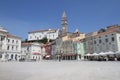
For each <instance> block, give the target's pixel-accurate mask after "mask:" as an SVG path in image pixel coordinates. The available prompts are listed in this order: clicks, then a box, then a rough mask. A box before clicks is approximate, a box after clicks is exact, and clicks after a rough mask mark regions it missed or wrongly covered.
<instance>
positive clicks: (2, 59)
mask: <svg viewBox="0 0 120 80" xmlns="http://www.w3.org/2000/svg"><path fill="white" fill-rule="evenodd" d="M5 55H6V54H5V53H3V54H2V58H1V61H5V60H6V59H5Z"/></svg>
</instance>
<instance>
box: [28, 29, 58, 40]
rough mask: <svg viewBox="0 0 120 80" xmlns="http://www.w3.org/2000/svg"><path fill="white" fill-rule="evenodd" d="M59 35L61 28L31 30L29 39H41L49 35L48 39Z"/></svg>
mask: <svg viewBox="0 0 120 80" xmlns="http://www.w3.org/2000/svg"><path fill="white" fill-rule="evenodd" d="M58 35H59V29H56V30H52V29H48V30H38V31H31V32H28V41H31V40H41V39H43V38H45V37H47V39H48V40H50V39H51V40H55V39H56V38H57V37H58Z"/></svg>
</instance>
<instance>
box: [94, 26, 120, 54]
mask: <svg viewBox="0 0 120 80" xmlns="http://www.w3.org/2000/svg"><path fill="white" fill-rule="evenodd" d="M93 48H94V53H100V52H109V51H113V52H116V51H120V26H112V27H110V28H107V29H106V31H104V32H100V33H98V34H97V35H95V36H94V38H93Z"/></svg>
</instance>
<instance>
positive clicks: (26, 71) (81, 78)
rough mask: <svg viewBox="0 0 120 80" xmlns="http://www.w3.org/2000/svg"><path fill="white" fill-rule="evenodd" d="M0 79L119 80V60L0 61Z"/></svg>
mask: <svg viewBox="0 0 120 80" xmlns="http://www.w3.org/2000/svg"><path fill="white" fill-rule="evenodd" d="M0 80H120V62H117V61H113V62H112V61H105V62H102V61H101V62H99V61H61V62H58V61H42V62H0Z"/></svg>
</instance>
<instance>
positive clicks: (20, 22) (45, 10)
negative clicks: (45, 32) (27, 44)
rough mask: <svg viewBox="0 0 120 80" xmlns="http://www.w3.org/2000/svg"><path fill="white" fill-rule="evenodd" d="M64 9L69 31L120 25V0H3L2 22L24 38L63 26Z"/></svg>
mask: <svg viewBox="0 0 120 80" xmlns="http://www.w3.org/2000/svg"><path fill="white" fill-rule="evenodd" d="M64 10H65V11H66V14H67V19H68V27H69V32H74V31H75V29H76V28H78V29H79V31H80V32H83V33H88V32H93V31H96V30H98V29H100V28H105V27H106V26H110V25H114V24H119V25H120V0H0V25H2V26H3V27H5V28H6V29H7V30H8V31H9V32H10V33H12V34H14V35H17V36H19V37H21V38H22V39H23V40H24V39H26V38H27V34H28V32H29V31H32V30H41V29H49V28H51V29H57V28H59V29H61V16H62V13H63V11H64Z"/></svg>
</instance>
